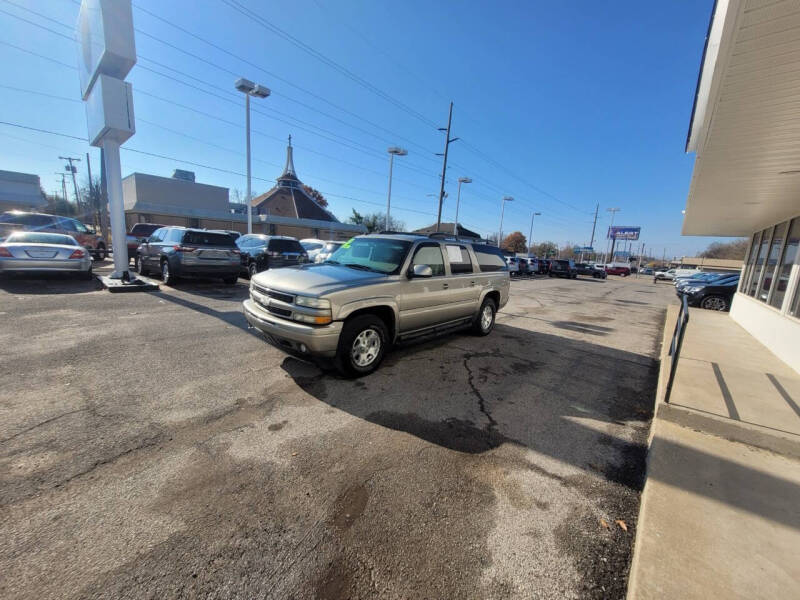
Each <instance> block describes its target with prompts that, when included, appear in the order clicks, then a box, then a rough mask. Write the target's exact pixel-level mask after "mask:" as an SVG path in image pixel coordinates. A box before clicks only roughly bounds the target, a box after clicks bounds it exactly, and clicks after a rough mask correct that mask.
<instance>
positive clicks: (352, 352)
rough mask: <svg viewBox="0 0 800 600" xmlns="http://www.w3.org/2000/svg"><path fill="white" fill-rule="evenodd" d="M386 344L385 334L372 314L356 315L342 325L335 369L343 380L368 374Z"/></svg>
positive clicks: (381, 358)
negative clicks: (342, 376) (343, 377)
mask: <svg viewBox="0 0 800 600" xmlns="http://www.w3.org/2000/svg"><path fill="white" fill-rule="evenodd" d="M388 343H389V332H388V330H387V328H386V324H385V323H384V322H383V320H382V319H380V318H379V317H376V316H375V315H359V316H357V317H353V318H352V319H350V320H348V321H347V322H345V324H344V327H343V328H342V333H341V335H340V336H339V347H338V349H337V350H336V368H337V369H338V371H339V372H340V373H341V374H342V375H344V376H345V377H360V376H362V375H368V374H369V373H372V372H373V371H374V370H375V369H377V368H378V365H380V364H381V361H382V360H383V356H384V355H385V354H386V347H387V345H388Z"/></svg>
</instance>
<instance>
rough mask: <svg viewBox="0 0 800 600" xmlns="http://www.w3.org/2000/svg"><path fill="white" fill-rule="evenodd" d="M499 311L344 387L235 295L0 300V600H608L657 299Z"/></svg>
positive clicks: (72, 288)
mask: <svg viewBox="0 0 800 600" xmlns="http://www.w3.org/2000/svg"><path fill="white" fill-rule="evenodd" d="M511 293H512V296H511V302H510V303H509V305H508V306H507V307H506V308H505V309H504V310H503V311H501V312H500V313H499V315H498V318H497V326H496V329H495V331H494V332H493V333H492V334H491V335H490V336H488V337H484V338H477V337H472V336H470V335H468V334H455V335H450V336H446V337H442V338H438V339H435V340H431V341H428V342H425V343H421V344H411V345H404V346H401V347H399V348H396V349H395V350H394V351H392V352H391V353H390V354H388V355H387V357H386V360H385V361H384V364H383V365H382V367H381V369H380V370H379V371H378V372H377V373H375V374H374V375H372V376H369V377H366V378H362V379H358V380H353V381H348V380H343V379H341V378H339V377H337V376H336V375H335V374H332V373H328V372H323V371H321V370H320V369H319V368H317V367H316V366H312V365H310V364H306V363H302V362H298V361H296V360H294V359H292V358H287V357H286V356H284V355H283V354H281V353H280V352H279V351H277V350H276V349H274V348H272V347H270V346H268V345H267V344H266V343H265V342H264V341H263V340H262V339H261V338H260V337H259V336H258V335H257V334H255V333H254V332H253V331H252V330H248V329H247V328H246V323H245V321H244V319H243V317H242V315H241V310H240V303H241V300H242V299H243V298H244V297H245V295H246V284H245V283H244V282H240V283H239V284H238V285H237V286H236V287H235V288H228V287H225V286H222V285H221V284H217V283H214V282H185V283H179V284H178V285H177V286H176V287H174V288H171V287H163V288H162V291H161V292H157V293H148V294H124V295H111V294H108V293H106V292H103V291H100V290H98V289H97V287H96V284H95V283H94V282H85V281H73V280H69V279H64V280H55V281H42V280H37V279H32V280H26V279H11V280H3V281H0V299H2V306H3V309H2V311H0V322H2V324H3V326H2V327H1V328H0V340H1V341H2V343H3V347H4V348H6V349H7V351H6V352H5V353H3V355H2V356H1V357H0V390H2V393H0V573H2V574H3V575H2V576H1V577H0V597H2V598H4V599H16V598H36V599H44V598H201V597H202V598H210V597H213V598H256V597H261V598H296V599H305V598H309V599H310V598H372V597H381V598H423V597H424V598H587V597H588V598H592V597H595V598H622V597H623V596H624V594H625V585H626V577H627V571H628V565H629V561H630V553H631V546H632V543H633V537H634V535H635V531H636V519H637V514H638V509H639V491H640V487H641V484H642V478H643V470H644V444H645V442H646V436H647V431H648V428H649V423H650V418H651V416H652V414H651V413H652V404H653V398H654V394H655V374H656V368H657V365H656V362H655V356H656V352H657V344H658V343H659V342H660V335H661V326H662V320H663V314H664V309H665V306H666V305H667V304H668V303H669V302H672V301H673V300H672V298H673V290H672V288H671V286H667V285H661V286H654V285H653V284H652V283H650V280H649V279H644V278H643V279H641V280H638V281H637V280H635V279H630V278H629V279H626V280H620V279H618V278H614V277H612V278H610V279H609V280H607V281H600V280H585V279H579V280H577V281H569V280H559V279H557V280H552V279H536V280H523V281H518V282H514V283H512V292H511ZM600 519H604V520H605V521H606V522H607V523H614V521H615V520H616V519H621V520H624V521H625V522H626V523H627V527H628V531H627V532H625V531H623V530H622V529H621V528H619V527H615V526H614V527H611V528H610V529H606V528H604V527H602V526H601V525H600Z"/></svg>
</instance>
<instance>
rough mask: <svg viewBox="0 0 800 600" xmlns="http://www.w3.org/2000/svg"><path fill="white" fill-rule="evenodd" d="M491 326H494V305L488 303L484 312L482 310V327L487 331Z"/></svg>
mask: <svg viewBox="0 0 800 600" xmlns="http://www.w3.org/2000/svg"><path fill="white" fill-rule="evenodd" d="M491 326H492V307H491V306H490V305H488V304H487V305H486V306H484V307H483V312H481V329H483V330H484V331H486V330H487V329H489V327H491Z"/></svg>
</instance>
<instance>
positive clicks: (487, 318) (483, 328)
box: [472, 298, 497, 336]
mask: <svg viewBox="0 0 800 600" xmlns="http://www.w3.org/2000/svg"><path fill="white" fill-rule="evenodd" d="M496 315H497V306H496V305H495V303H494V300H492V299H491V298H485V299H484V300H483V304H481V309H480V311H478V316H477V317H476V318H475V322H474V323H473V324H472V331H473V333H475V334H476V335H481V336H483V335H489V334H490V333H491V332H492V329H494V319H495V316H496Z"/></svg>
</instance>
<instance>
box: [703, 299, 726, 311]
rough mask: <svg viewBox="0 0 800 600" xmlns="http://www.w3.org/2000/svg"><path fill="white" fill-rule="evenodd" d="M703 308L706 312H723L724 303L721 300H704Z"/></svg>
mask: <svg viewBox="0 0 800 600" xmlns="http://www.w3.org/2000/svg"><path fill="white" fill-rule="evenodd" d="M703 306H704V307H705V308H707V309H708V310H725V301H724V300H723V299H722V298H706V299H705V300H703Z"/></svg>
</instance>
